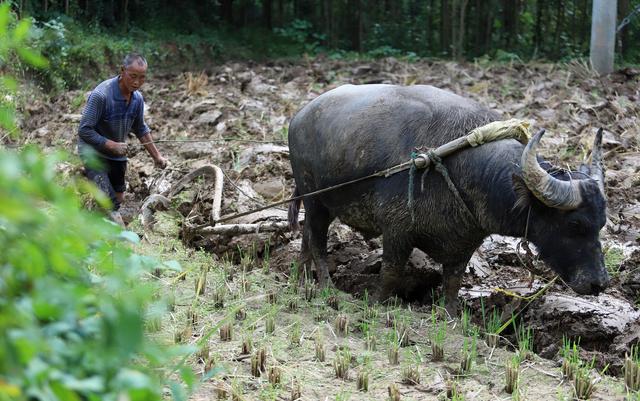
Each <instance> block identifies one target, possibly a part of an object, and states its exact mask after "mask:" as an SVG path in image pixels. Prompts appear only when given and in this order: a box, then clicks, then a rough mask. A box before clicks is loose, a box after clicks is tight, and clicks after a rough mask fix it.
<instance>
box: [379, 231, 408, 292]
mask: <svg viewBox="0 0 640 401" xmlns="http://www.w3.org/2000/svg"><path fill="white" fill-rule="evenodd" d="M412 250H413V246H411V245H410V243H409V242H408V241H406V240H404V239H403V238H402V237H399V236H397V235H395V233H394V234H391V233H385V234H383V236H382V268H381V269H380V281H381V283H380V290H379V292H378V294H377V297H376V298H377V299H378V301H380V302H382V301H385V300H387V299H389V298H390V297H392V296H394V295H396V294H398V293H399V292H401V291H399V290H402V289H403V288H402V287H403V283H404V281H405V280H406V277H405V275H404V271H405V265H406V264H407V260H408V259H409V256H410V255H411V251H412Z"/></svg>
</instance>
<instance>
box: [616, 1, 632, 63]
mask: <svg viewBox="0 0 640 401" xmlns="http://www.w3.org/2000/svg"><path fill="white" fill-rule="evenodd" d="M629 10H630V7H629V0H618V21H619V22H622V20H623V19H624V18H625V17H626V16H627V14H629V12H630V11H629ZM618 49H619V51H620V54H621V55H622V58H623V59H624V58H625V57H626V56H627V55H628V53H629V25H627V26H626V27H624V28H622V30H621V31H620V32H618Z"/></svg>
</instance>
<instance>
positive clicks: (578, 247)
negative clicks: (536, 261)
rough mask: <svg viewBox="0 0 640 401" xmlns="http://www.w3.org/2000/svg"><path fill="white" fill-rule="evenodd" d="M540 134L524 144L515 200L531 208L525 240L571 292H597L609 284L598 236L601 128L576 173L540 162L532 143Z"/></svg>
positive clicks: (602, 203) (602, 215)
mask: <svg viewBox="0 0 640 401" xmlns="http://www.w3.org/2000/svg"><path fill="white" fill-rule="evenodd" d="M542 135H544V130H541V131H540V132H538V133H537V134H536V135H535V136H534V137H533V138H532V139H531V141H530V142H529V143H528V144H527V146H526V148H525V149H524V151H523V153H522V161H521V162H522V164H521V168H522V181H520V182H516V191H517V192H518V197H519V199H518V203H517V205H519V206H520V207H522V206H529V207H530V209H529V210H528V212H527V215H528V223H527V224H528V230H527V231H528V232H527V236H528V239H530V240H531V241H532V242H533V243H534V244H535V245H536V246H537V248H538V250H539V252H540V256H541V258H542V260H544V261H545V263H547V264H548V265H549V267H550V268H551V269H552V270H554V271H555V272H556V273H558V274H559V275H560V277H561V278H562V279H563V280H564V281H565V282H566V283H567V284H569V286H571V288H572V289H573V290H574V291H576V292H577V293H579V294H598V293H600V292H601V291H602V290H603V289H604V288H606V287H607V285H608V283H609V276H608V274H607V270H606V268H605V265H604V257H603V254H602V246H601V244H600V238H599V234H600V229H602V227H603V226H604V225H605V222H606V200H605V192H604V175H603V169H602V129H600V130H599V131H598V133H597V134H596V138H595V141H594V145H593V150H592V155H591V162H590V163H589V164H588V165H586V166H582V167H581V169H580V171H578V172H566V171H564V170H561V169H556V168H554V167H553V166H551V165H550V164H549V163H540V162H539V160H538V158H537V155H536V148H537V147H538V144H539V143H540V139H541V138H542ZM522 184H524V185H522ZM518 187H519V188H518ZM531 195H533V196H531Z"/></svg>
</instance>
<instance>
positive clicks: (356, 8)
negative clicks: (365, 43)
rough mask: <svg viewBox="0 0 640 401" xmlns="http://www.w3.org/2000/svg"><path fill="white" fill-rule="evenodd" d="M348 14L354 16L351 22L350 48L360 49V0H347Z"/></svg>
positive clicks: (358, 50)
mask: <svg viewBox="0 0 640 401" xmlns="http://www.w3.org/2000/svg"><path fill="white" fill-rule="evenodd" d="M347 6H348V8H349V9H350V10H351V12H350V13H349V14H351V15H353V16H354V23H353V24H351V48H352V49H353V50H354V51H357V52H361V51H362V1H361V0H349V3H348V5H347Z"/></svg>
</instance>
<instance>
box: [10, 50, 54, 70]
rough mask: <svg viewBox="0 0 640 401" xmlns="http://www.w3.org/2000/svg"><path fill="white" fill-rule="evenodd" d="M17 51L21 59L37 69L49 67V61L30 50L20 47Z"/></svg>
mask: <svg viewBox="0 0 640 401" xmlns="http://www.w3.org/2000/svg"><path fill="white" fill-rule="evenodd" d="M16 50H17V52H18V55H19V56H20V58H22V59H23V60H24V61H25V62H27V63H29V64H31V65H32V66H34V67H36V68H46V67H48V66H49V61H47V59H46V58H44V57H42V55H40V54H38V53H36V52H34V51H32V50H30V49H27V48H24V47H18V48H17V49H16Z"/></svg>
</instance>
